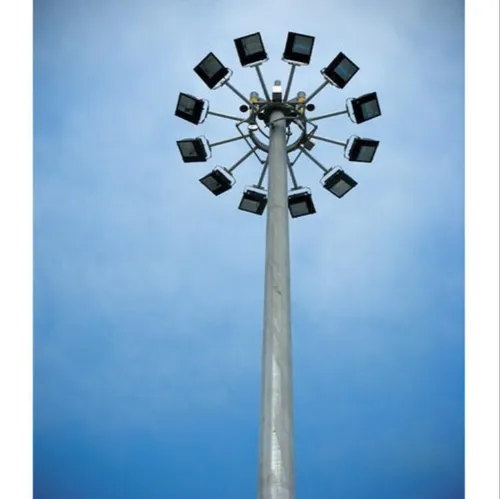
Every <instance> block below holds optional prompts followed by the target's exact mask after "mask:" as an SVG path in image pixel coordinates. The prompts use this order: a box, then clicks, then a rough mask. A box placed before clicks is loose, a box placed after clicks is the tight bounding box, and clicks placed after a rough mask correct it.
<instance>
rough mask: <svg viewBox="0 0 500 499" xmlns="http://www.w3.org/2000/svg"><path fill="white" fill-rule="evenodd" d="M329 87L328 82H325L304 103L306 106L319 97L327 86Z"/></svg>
mask: <svg viewBox="0 0 500 499" xmlns="http://www.w3.org/2000/svg"><path fill="white" fill-rule="evenodd" d="M327 85H328V82H327V81H326V80H325V81H324V82H323V83H322V84H321V85H320V86H319V87H318V88H317V89H316V90H315V91H314V92H313V93H312V94H311V95H310V96H309V97H308V98H307V99H306V101H305V102H304V104H307V103H308V102H310V101H311V100H312V99H313V98H314V97H316V95H318V94H319V93H320V92H321V90H323V89H324V88H325V87H326V86H327Z"/></svg>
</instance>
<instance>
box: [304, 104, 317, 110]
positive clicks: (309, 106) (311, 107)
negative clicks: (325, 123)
mask: <svg viewBox="0 0 500 499" xmlns="http://www.w3.org/2000/svg"><path fill="white" fill-rule="evenodd" d="M306 109H307V110H308V111H314V110H315V109H316V106H315V105H314V104H307V106H306Z"/></svg>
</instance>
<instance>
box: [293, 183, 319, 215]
mask: <svg viewBox="0 0 500 499" xmlns="http://www.w3.org/2000/svg"><path fill="white" fill-rule="evenodd" d="M288 210H289V211H290V215H291V216H292V218H298V217H303V216H305V215H312V214H314V213H316V208H315V207H314V203H313V200H312V195H311V193H310V192H309V190H307V189H306V190H303V191H302V192H293V191H291V194H289V196H288Z"/></svg>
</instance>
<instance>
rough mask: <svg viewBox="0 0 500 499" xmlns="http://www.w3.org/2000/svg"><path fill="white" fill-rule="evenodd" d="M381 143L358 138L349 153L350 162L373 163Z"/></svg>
mask: <svg viewBox="0 0 500 499" xmlns="http://www.w3.org/2000/svg"><path fill="white" fill-rule="evenodd" d="M379 143H380V142H379V141H378V140H372V139H360V138H359V137H356V138H355V139H354V140H353V142H352V145H351V147H350V149H349V152H348V158H349V161H357V162H360V163H371V162H372V161H373V157H374V156H375V152H376V151H377V147H378V145H379Z"/></svg>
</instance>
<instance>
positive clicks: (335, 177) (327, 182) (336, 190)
mask: <svg viewBox="0 0 500 499" xmlns="http://www.w3.org/2000/svg"><path fill="white" fill-rule="evenodd" d="M321 183H322V185H323V187H324V188H325V189H326V190H327V191H329V192H331V193H332V194H333V195H334V196H337V197H338V198H341V197H342V196H344V195H345V194H347V193H348V192H349V191H350V190H351V189H353V188H354V187H356V185H358V183H357V182H356V181H355V180H354V179H353V178H352V177H350V176H349V175H347V173H345V172H344V171H343V170H336V171H335V172H333V173H331V172H328V173H327V174H326V175H325V176H324V177H323V179H322V182H321Z"/></svg>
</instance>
